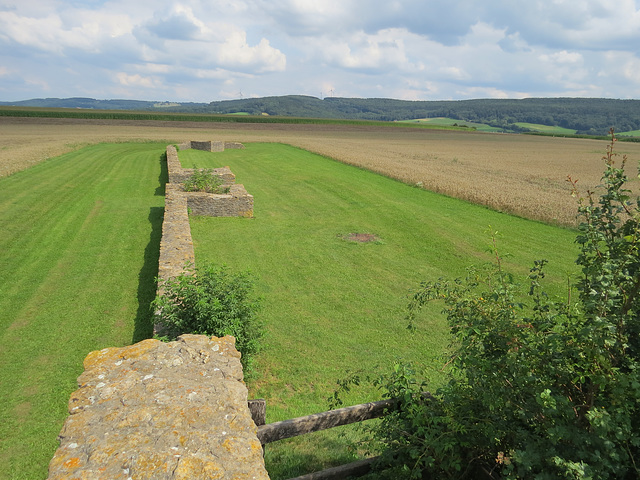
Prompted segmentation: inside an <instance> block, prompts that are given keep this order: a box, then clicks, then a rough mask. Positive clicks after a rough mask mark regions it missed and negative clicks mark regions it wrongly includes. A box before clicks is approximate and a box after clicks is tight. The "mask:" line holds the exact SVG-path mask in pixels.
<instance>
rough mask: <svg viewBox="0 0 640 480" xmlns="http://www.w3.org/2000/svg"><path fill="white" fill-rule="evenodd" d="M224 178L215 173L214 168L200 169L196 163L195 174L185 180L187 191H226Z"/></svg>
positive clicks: (185, 189)
mask: <svg viewBox="0 0 640 480" xmlns="http://www.w3.org/2000/svg"><path fill="white" fill-rule="evenodd" d="M222 183H223V182H222V178H221V177H219V176H218V175H215V174H214V173H213V169H212V168H202V169H198V168H196V166H195V165H194V167H193V174H192V175H191V176H190V177H189V178H188V179H187V180H186V181H185V182H184V184H183V186H184V191H185V192H207V193H226V192H227V191H228V188H223V187H222Z"/></svg>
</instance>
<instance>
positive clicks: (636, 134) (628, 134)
mask: <svg viewBox="0 0 640 480" xmlns="http://www.w3.org/2000/svg"><path fill="white" fill-rule="evenodd" d="M616 136H621V137H640V130H631V131H629V132H621V133H617V132H616Z"/></svg>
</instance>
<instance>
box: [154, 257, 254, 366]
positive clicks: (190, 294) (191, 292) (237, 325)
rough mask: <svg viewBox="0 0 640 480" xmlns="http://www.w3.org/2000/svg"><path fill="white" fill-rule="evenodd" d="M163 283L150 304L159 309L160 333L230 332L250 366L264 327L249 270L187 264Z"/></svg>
mask: <svg viewBox="0 0 640 480" xmlns="http://www.w3.org/2000/svg"><path fill="white" fill-rule="evenodd" d="M162 287H163V289H164V294H163V295H161V296H157V297H156V299H155V300H154V301H153V304H152V308H154V309H155V310H156V311H158V312H159V318H158V320H157V321H158V324H159V325H160V327H161V328H160V331H161V332H162V335H163V336H166V337H168V338H169V339H175V338H176V337H177V336H179V335H181V334H183V333H193V334H201V335H209V336H216V337H222V336H224V335H233V336H234V337H235V338H236V348H237V349H238V351H239V352H240V353H241V354H242V359H241V360H242V365H243V367H244V368H245V370H250V367H251V365H252V362H253V356H254V354H255V353H256V352H258V350H259V348H260V339H261V338H262V336H263V334H264V330H263V325H262V322H260V320H259V319H258V317H257V311H258V306H259V302H258V299H256V298H255V296H254V294H253V288H254V280H253V278H252V276H251V274H250V273H249V272H241V273H230V272H229V271H228V269H227V268H226V267H214V266H213V265H205V266H203V267H198V268H196V269H193V268H187V269H185V273H183V274H182V275H180V276H178V277H176V278H174V279H169V280H168V281H166V282H165V283H163V284H162Z"/></svg>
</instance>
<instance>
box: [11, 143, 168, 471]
mask: <svg viewBox="0 0 640 480" xmlns="http://www.w3.org/2000/svg"><path fill="white" fill-rule="evenodd" d="M164 147H165V144H116V145H113V144H102V145H96V146H92V147H88V148H84V149H82V150H79V151H76V152H73V153H69V154H67V155H63V156H61V157H58V158H56V159H52V160H48V161H46V162H44V163H41V164H38V165H36V166H34V167H33V168H30V169H28V170H25V171H22V172H18V173H16V174H14V175H12V176H10V177H6V178H2V179H0V191H2V196H0V224H1V225H2V228H1V229H0V252H2V255H0V279H1V281H0V465H2V466H3V467H2V468H1V469H0V478H25V479H40V478H44V477H46V473H47V467H48V464H49V461H50V460H51V457H52V456H53V453H54V451H55V449H56V448H57V445H58V442H57V440H56V436H57V434H58V433H59V431H60V428H61V427H62V423H63V421H64V419H65V418H66V416H67V402H68V400H69V395H70V393H71V392H72V391H73V390H75V389H76V378H77V377H78V375H80V373H82V361H83V359H84V357H85V356H86V355H87V353H89V352H90V351H92V350H96V349H101V348H104V347H113V346H123V345H127V344H130V343H131V342H133V341H138V340H141V339H143V338H147V337H148V336H150V334H151V329H152V327H151V321H150V316H149V303H150V302H151V301H152V300H153V297H154V295H155V281H154V278H155V276H156V275H157V271H158V270H157V268H158V249H159V242H160V235H161V222H162V212H163V205H164V187H163V186H164V182H166V167H164V166H163V165H164V164H163V162H162V161H161V160H162V155H163V152H164ZM161 185H162V187H161Z"/></svg>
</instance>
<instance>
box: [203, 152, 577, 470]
mask: <svg viewBox="0 0 640 480" xmlns="http://www.w3.org/2000/svg"><path fill="white" fill-rule="evenodd" d="M219 163H222V164H224V165H229V166H230V167H231V170H232V171H233V172H234V173H235V174H236V180H237V182H238V183H243V184H244V185H245V187H246V188H247V190H248V191H249V192H250V193H251V194H252V195H253V196H254V215H255V218H253V219H238V218H217V219H216V218H203V217H192V219H191V231H192V235H193V237H194V244H195V250H196V259H197V261H198V262H201V261H212V262H215V263H225V264H227V265H229V266H230V267H232V268H233V269H245V268H250V269H251V270H252V271H253V272H255V273H256V274H257V275H258V276H259V278H260V281H259V285H260V289H261V292H262V293H263V295H264V309H263V311H262V315H263V317H264V319H265V321H266V323H267V328H268V332H269V333H268V337H267V343H268V346H267V348H266V349H265V350H264V351H263V352H262V354H261V355H260V356H259V359H258V366H257V370H258V374H257V378H256V379H255V380H254V381H253V382H251V383H250V389H251V395H252V396H253V397H264V398H266V399H267V405H268V406H267V419H268V421H278V420H283V419H287V418H292V417H296V416H300V415H306V414H310V413H315V412H319V411H323V410H326V409H327V406H328V404H327V401H326V399H327V397H329V395H330V394H331V393H332V392H333V389H334V388H335V381H336V379H338V378H344V377H345V376H346V372H347V371H348V370H351V371H356V370H363V371H365V372H366V371H368V372H374V371H375V368H376V366H382V368H383V369H388V368H390V365H391V363H392V362H393V361H394V360H395V359H397V358H404V359H406V360H411V361H415V362H419V363H422V364H425V365H426V366H427V368H428V372H429V376H430V378H431V379H432V381H433V387H434V388H435V387H436V386H437V385H438V382H439V381H441V379H442V376H441V368H442V365H443V363H444V358H443V355H444V352H445V349H446V347H447V344H448V341H449V337H448V333H447V329H446V326H445V321H444V317H443V316H442V315H441V314H440V310H441V308H442V305H437V304H434V305H433V306H432V307H431V308H429V309H428V311H427V312H426V315H424V316H423V317H422V319H421V320H420V322H419V325H418V331H417V332H416V333H415V334H413V335H410V334H409V333H408V332H407V330H406V324H407V322H406V320H405V310H404V309H405V306H406V304H407V303H408V297H407V294H408V292H409V291H410V290H411V289H413V288H416V287H417V285H418V283H419V282H420V281H422V280H433V281H435V280H437V279H438V278H439V277H441V276H449V277H454V276H461V275H464V274H465V269H466V267H468V266H470V265H473V264H475V265H481V264H483V263H485V262H489V261H491V260H492V258H493V255H492V253H491V251H490V244H491V238H490V234H489V225H491V226H492V230H494V231H495V230H497V231H498V232H499V239H498V241H499V247H500V249H501V253H502V254H503V256H504V264H505V268H507V269H508V270H509V271H511V272H514V273H516V274H521V275H522V276H523V277H524V278H526V275H527V273H528V271H529V268H530V267H531V266H532V264H533V260H536V259H539V258H546V259H548V260H549V261H550V265H549V269H548V280H549V281H550V282H552V283H554V287H553V289H552V290H554V291H556V292H558V293H562V292H563V287H564V285H566V274H567V273H570V272H574V273H575V271H576V269H575V266H574V265H573V264H572V261H571V260H569V261H567V259H573V258H575V256H576V253H577V249H576V246H575V244H574V243H573V239H574V236H575V233H574V232H572V231H569V230H563V229H559V228H556V227H551V226H548V225H544V224H541V223H537V222H532V221H528V220H524V219H520V218H516V217H512V216H509V215H506V214H501V213H497V212H494V211H491V210H488V209H486V208H483V207H478V206H475V205H471V204H469V203H465V202H462V201H459V200H455V199H451V198H448V197H444V196H441V195H436V194H432V193H430V192H427V191H424V190H420V189H416V188H412V187H410V186H407V185H404V184H402V183H400V182H397V181H393V180H390V179H388V178H385V177H382V176H380V175H377V174H374V173H370V172H367V171H364V170H361V169H358V168H355V167H352V166H348V165H344V164H341V163H338V162H335V161H332V160H329V159H327V158H323V157H321V156H318V155H314V154H310V153H308V152H305V151H303V150H299V149H296V148H293V147H288V146H282V145H274V144H247V145H246V150H244V151H235V152H234V151H225V152H223V153H213V154H211V153H210V154H204V153H202V154H201V156H200V159H199V161H198V166H199V167H210V166H215V165H216V164H219ZM348 233H373V234H376V235H378V236H379V237H380V242H378V243H371V244H356V243H352V242H348V241H345V240H343V239H342V238H341V236H342V235H344V234H348ZM378 398H379V392H377V391H376V390H375V389H374V388H372V387H368V388H363V389H359V390H357V391H356V392H355V393H353V394H352V395H349V396H347V397H346V401H347V402H348V403H352V404H355V403H361V402H365V401H372V400H376V399H378ZM347 431H348V432H351V430H347ZM345 435H346V436H348V437H351V438H353V437H354V435H356V434H354V433H348V434H346V433H335V434H330V433H327V434H326V436H323V439H324V440H323V442H326V443H327V444H331V445H337V446H336V447H335V449H334V451H333V452H331V453H328V454H327V455H326V457H327V458H341V455H342V454H341V453H340V452H343V451H344V450H345V448H346V443H344V439H341V438H340V437H341V436H345ZM292 443H295V445H296V446H295V448H293V447H292V446H291V444H290V443H287V444H285V445H282V446H279V445H273V446H272V445H269V447H268V448H267V457H266V458H267V462H268V468H269V469H270V470H269V471H270V474H272V475H273V477H272V478H289V477H292V476H295V475H298V474H301V473H304V472H305V465H306V464H315V463H316V460H317V459H319V458H321V457H322V456H323V455H324V454H323V453H322V452H320V451H316V450H315V449H314V440H313V439H300V440H295V441H292ZM347 443H348V442H347ZM332 448H333V447H332ZM296 452H297V453H296ZM342 456H343V455H342ZM342 460H344V458H342ZM289 462H290V463H291V464H292V466H291V468H289V467H286V466H283V465H286V464H287V463H289Z"/></svg>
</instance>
